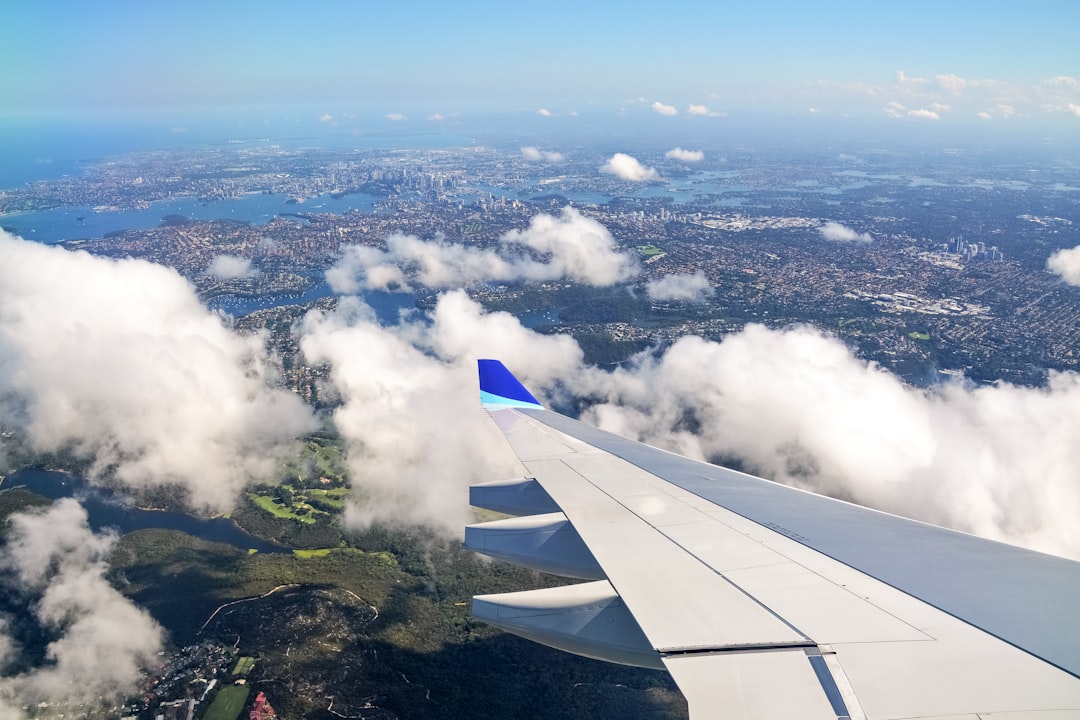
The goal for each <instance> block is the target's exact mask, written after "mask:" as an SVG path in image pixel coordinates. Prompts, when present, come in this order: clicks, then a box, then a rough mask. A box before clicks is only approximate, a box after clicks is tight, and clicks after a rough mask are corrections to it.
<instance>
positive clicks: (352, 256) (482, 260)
mask: <svg viewBox="0 0 1080 720" xmlns="http://www.w3.org/2000/svg"><path fill="white" fill-rule="evenodd" d="M534 255H539V256H540V257H544V258H545V260H544V261H542V262H541V261H538V260H536V259H535V258H534ZM636 273H637V263H636V260H635V259H634V258H633V257H632V256H631V255H628V254H626V253H623V252H622V251H620V250H619V249H618V247H617V246H616V244H615V241H614V238H612V237H611V233H609V232H608V230H607V228H605V227H604V226H603V225H601V224H600V223H598V222H596V221H595V220H592V219H590V218H587V217H585V216H584V215H582V214H581V213H579V212H578V211H577V210H574V209H573V208H570V207H567V208H564V209H563V211H562V213H560V215H559V216H558V217H555V216H552V215H546V214H541V215H537V216H536V217H534V218H533V219H532V222H530V224H529V227H528V228H527V229H525V230H512V231H510V232H507V233H505V234H504V235H503V236H502V237H500V238H499V247H498V248H497V249H494V250H488V249H483V248H476V247H472V246H468V245H462V244H456V243H447V242H445V241H444V240H442V239H435V240H421V239H420V238H417V237H414V236H411V235H405V234H402V233H394V234H393V235H390V236H389V237H388V238H387V239H386V249H385V250H382V249H379V248H374V247H368V246H360V245H356V246H350V247H348V248H346V249H345V252H344V253H343V255H342V258H341V260H340V261H339V262H338V263H336V264H335V265H334V267H332V268H331V269H330V270H329V271H327V273H326V277H327V280H328V282H329V283H330V285H331V287H332V288H333V289H334V290H335V291H336V292H339V293H352V292H356V291H357V290H359V289H360V288H374V289H382V290H394V289H401V290H404V289H409V288H410V283H415V284H417V285H419V286H422V287H427V288H457V287H463V286H466V285H470V284H472V283H476V282H481V281H493V280H504V281H509V280H512V281H519V280H524V281H542V280H554V279H558V278H571V279H574V280H577V281H578V282H584V283H588V284H590V285H599V286H606V285H613V284H615V283H618V282H623V281H625V280H628V279H629V278H631V277H633V276H634V275H635V274H636Z"/></svg>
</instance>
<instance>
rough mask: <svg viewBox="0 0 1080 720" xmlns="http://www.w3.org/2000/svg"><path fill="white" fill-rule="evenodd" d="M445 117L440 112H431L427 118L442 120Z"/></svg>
mask: <svg viewBox="0 0 1080 720" xmlns="http://www.w3.org/2000/svg"><path fill="white" fill-rule="evenodd" d="M445 119H446V116H445V115H443V114H442V113H433V114H431V115H428V120H430V121H431V122H442V121H443V120H445Z"/></svg>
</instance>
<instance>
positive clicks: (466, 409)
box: [301, 291, 582, 533]
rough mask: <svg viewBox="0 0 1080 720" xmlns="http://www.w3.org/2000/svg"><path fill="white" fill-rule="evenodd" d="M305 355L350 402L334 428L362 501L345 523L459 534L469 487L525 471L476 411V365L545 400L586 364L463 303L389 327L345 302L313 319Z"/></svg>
mask: <svg viewBox="0 0 1080 720" xmlns="http://www.w3.org/2000/svg"><path fill="white" fill-rule="evenodd" d="M301 347H302V349H303V352H304V355H305V357H306V358H307V359H308V361H309V362H313V363H329V365H330V368H331V371H330V382H331V383H333V385H334V387H335V388H336V390H337V392H338V393H339V394H340V396H341V399H342V404H341V406H340V407H339V408H338V409H337V410H335V411H334V422H335V424H336V426H337V428H338V430H339V431H340V432H341V434H342V437H343V438H344V439H345V442H346V450H347V462H348V465H349V469H350V472H351V477H352V486H353V489H354V493H353V497H352V499H351V500H350V502H349V505H348V509H347V512H346V522H347V523H348V524H349V525H350V526H353V527H356V526H366V525H369V524H370V523H372V522H375V521H378V522H422V523H429V524H433V525H435V526H437V527H442V528H446V529H448V530H450V531H452V532H455V533H456V532H460V530H461V527H462V526H463V525H464V523H465V522H467V521H468V520H469V518H470V515H469V511H468V508H467V501H466V497H467V493H466V490H465V488H466V486H467V485H468V484H469V483H471V482H482V481H486V480H492V479H499V478H504V477H512V476H514V475H516V474H520V473H521V470H520V468H519V467H518V466H517V463H516V462H515V461H514V460H513V458H512V456H508V455H507V448H506V446H505V443H504V441H503V440H502V438H501V437H500V436H499V435H498V432H497V430H495V428H494V425H493V424H492V423H491V421H490V420H489V419H488V418H487V417H486V416H485V415H484V413H483V412H482V411H481V409H480V407H479V403H478V402H477V400H476V392H477V391H476V365H475V361H476V358H477V357H501V358H504V360H505V361H506V362H507V363H509V364H510V365H511V366H512V367H513V368H514V371H515V372H516V373H519V374H520V377H521V378H522V380H523V381H525V382H528V383H529V384H531V386H532V387H535V388H537V391H538V392H539V390H540V389H541V388H543V387H544V386H547V385H550V384H551V383H553V382H554V381H555V379H556V378H558V377H561V376H564V375H569V374H571V373H572V372H574V371H575V370H576V369H577V368H578V367H580V365H581V361H582V353H581V350H580V348H578V346H577V344H576V343H575V342H574V341H573V339H571V338H570V337H567V336H565V335H540V334H538V333H534V332H532V331H531V330H527V329H526V328H524V327H522V326H521V324H520V323H519V322H518V321H517V319H516V318H514V317H513V316H511V315H509V314H507V313H484V312H483V310H482V309H481V308H480V306H479V305H477V304H476V303H475V302H473V301H472V300H470V299H469V298H468V296H467V295H465V293H464V292H462V291H455V292H450V293H447V294H444V295H443V296H442V297H440V299H439V301H438V304H437V305H436V307H435V309H434V311H433V312H432V313H431V314H430V316H429V317H428V318H427V319H425V320H424V321H417V322H415V323H402V324H399V325H396V326H390V327H381V326H380V325H379V323H378V322H377V321H376V318H375V314H374V312H373V311H372V310H371V309H370V308H369V307H367V306H366V305H364V304H363V303H362V302H361V301H359V300H358V299H356V298H346V299H344V300H343V301H342V303H341V304H340V305H339V307H338V309H337V310H336V311H335V312H333V313H319V312H313V313H311V314H309V315H308V316H307V317H306V318H305V320H304V323H303V327H302V341H301Z"/></svg>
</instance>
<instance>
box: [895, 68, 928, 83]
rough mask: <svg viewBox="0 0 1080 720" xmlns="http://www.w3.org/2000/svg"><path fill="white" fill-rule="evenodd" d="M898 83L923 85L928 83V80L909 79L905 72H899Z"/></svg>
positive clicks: (897, 73)
mask: <svg viewBox="0 0 1080 720" xmlns="http://www.w3.org/2000/svg"><path fill="white" fill-rule="evenodd" d="M896 82H897V83H898V84H900V85H921V84H923V83H925V82H926V78H921V77H909V76H908V74H907V73H905V72H904V71H903V70H897V71H896Z"/></svg>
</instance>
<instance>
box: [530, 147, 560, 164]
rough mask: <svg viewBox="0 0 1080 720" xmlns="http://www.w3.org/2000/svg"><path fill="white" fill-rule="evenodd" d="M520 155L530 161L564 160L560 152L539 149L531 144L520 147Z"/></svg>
mask: <svg viewBox="0 0 1080 720" xmlns="http://www.w3.org/2000/svg"><path fill="white" fill-rule="evenodd" d="M521 155H522V157H524V158H525V159H526V160H528V161H530V162H539V161H541V160H542V161H544V162H562V161H563V160H564V158H563V156H562V153H557V152H552V151H550V150H541V149H539V148H536V147H532V146H531V145H529V146H525V147H523V148H521Z"/></svg>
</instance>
